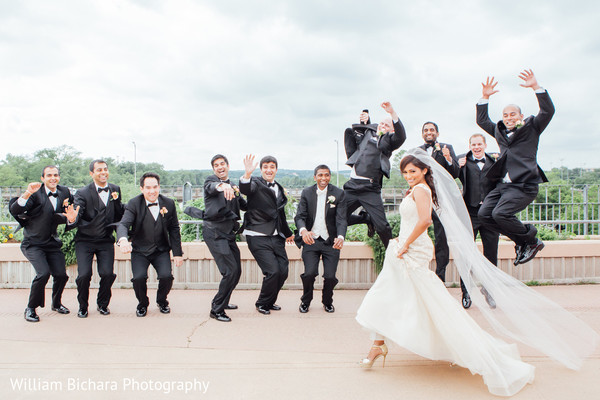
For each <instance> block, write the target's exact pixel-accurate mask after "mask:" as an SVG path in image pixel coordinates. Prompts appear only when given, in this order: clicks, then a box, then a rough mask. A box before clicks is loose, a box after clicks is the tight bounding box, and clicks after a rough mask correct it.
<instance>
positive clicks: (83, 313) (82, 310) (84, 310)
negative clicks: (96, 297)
mask: <svg viewBox="0 0 600 400" xmlns="http://www.w3.org/2000/svg"><path fill="white" fill-rule="evenodd" d="M77 316H78V317H79V318H87V317H88V310H87V308H80V309H79V311H77Z"/></svg>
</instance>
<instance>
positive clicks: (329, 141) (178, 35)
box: [0, 0, 600, 169]
mask: <svg viewBox="0 0 600 400" xmlns="http://www.w3.org/2000/svg"><path fill="white" fill-rule="evenodd" d="M575 5H577V6H575ZM598 16H599V7H598V6H597V5H596V3H594V2H574V3H573V2H570V3H569V4H568V5H548V4H547V3H545V2H541V1H534V2H529V3H527V4H519V5H515V6H514V7H511V8H506V6H505V5H504V4H501V3H493V2H470V1H466V0H463V1H458V2H453V3H446V2H441V1H428V2H396V3H391V2H384V1H378V2H371V3H364V2H358V1H352V2H327V1H326V2H323V1H318V2H317V1H307V2H296V1H281V2H270V1H252V2H241V1H225V2H219V3H216V2H215V3H214V4H213V3H211V2H201V1H191V0H187V1H186V0H179V1H168V2H167V1H158V0H157V1H152V2H147V1H123V0H121V1H118V0H113V1H100V0H97V1H89V2H81V1H74V0H71V1H67V0H65V1H62V2H51V3H50V2H44V1H29V2H4V3H3V4H2V5H0V57H1V58H2V60H4V61H3V63H2V64H1V65H0V88H2V90H1V92H0V93H1V97H0V130H1V131H0V134H1V135H2V137H3V138H4V140H3V145H2V147H1V150H0V157H4V156H5V155H6V153H13V154H23V153H32V152H33V151H35V150H38V149H40V148H44V147H51V146H57V145H61V144H69V145H71V146H73V147H75V148H77V149H79V150H80V151H82V152H83V154H84V155H86V156H90V157H97V156H103V157H108V156H112V157H119V158H120V159H132V156H133V145H132V143H131V142H132V141H135V142H136V144H137V153H138V160H139V161H143V162H152V161H156V162H160V163H162V164H164V165H165V167H166V168H168V169H178V168H207V167H208V163H209V160H210V157H211V156H212V155H213V154H214V153H216V152H223V153H225V154H227V155H228V156H229V158H230V160H231V162H232V167H233V168H242V163H241V159H242V157H243V155H244V154H246V153H248V152H254V153H257V154H259V155H264V154H273V155H275V156H276V157H278V159H279V160H280V165H281V167H282V168H297V169H311V168H312V167H313V166H314V165H316V164H318V163H321V162H325V163H328V164H330V165H332V166H333V165H335V159H336V157H335V148H336V144H335V142H334V140H338V141H339V142H340V144H341V143H342V134H343V130H344V128H345V127H346V126H348V125H349V124H350V123H352V122H354V121H355V120H356V119H357V114H358V112H359V111H360V110H361V109H362V108H365V107H366V108H369V109H370V110H371V114H372V116H373V118H374V119H375V120H377V119H380V118H381V117H383V116H384V113H383V112H382V111H381V110H380V109H379V107H378V104H379V103H380V102H381V101H382V100H386V99H389V100H391V101H392V103H393V104H394V106H395V107H396V109H397V110H398V114H399V115H400V118H401V119H402V121H403V122H404V124H405V126H406V127H407V131H408V134H409V139H408V140H407V144H406V145H405V147H410V146H416V145H418V144H420V143H421V138H420V133H419V132H420V127H421V124H422V123H423V122H424V121H426V120H434V121H436V122H438V123H439V125H440V129H441V137H440V139H441V140H443V141H447V142H449V143H453V144H454V146H455V148H456V149H457V152H460V151H462V150H464V148H465V147H466V146H465V144H466V141H467V138H468V137H469V136H470V135H471V134H472V133H474V132H478V131H479V128H478V127H477V126H476V125H475V122H474V118H475V117H474V115H475V110H474V109H475V106H474V104H475V102H476V101H477V99H478V98H479V96H480V88H481V86H480V82H481V81H482V80H483V79H485V76H487V75H495V76H496V78H497V79H498V80H499V81H500V85H499V88H500V89H501V91H500V93H498V94H497V95H495V96H494V97H493V98H492V102H491V105H490V111H491V114H492V117H493V118H494V116H495V117H496V118H499V115H500V110H501V108H502V106H503V105H504V104H506V103H509V102H511V103H512V102H516V103H518V104H520V105H521V106H522V108H523V110H524V111H525V112H526V113H528V114H531V113H536V112H537V104H536V101H535V97H534V96H533V94H532V93H531V91H530V90H526V89H523V88H520V87H519V86H518V84H519V80H518V78H517V74H518V72H519V71H520V70H521V69H522V68H525V67H527V68H533V69H534V71H535V72H536V75H537V76H538V78H539V80H540V83H541V84H542V85H544V86H546V87H547V88H548V90H549V92H550V94H551V95H552V97H553V99H554V101H555V104H556V106H557V114H556V116H555V118H554V120H553V121H552V123H551V124H550V126H549V128H548V130H547V132H545V133H544V135H543V137H542V140H541V145H540V154H539V160H540V163H541V164H542V166H544V167H550V166H557V165H558V164H557V161H556V158H557V157H558V156H557V152H560V157H561V158H563V159H564V163H565V164H566V165H570V166H578V165H581V162H582V160H586V165H587V166H588V167H591V166H596V167H600V164H598V165H595V164H594V163H597V161H596V160H597V159H598V158H597V157H596V154H597V151H598V148H597V147H598V146H599V145H597V144H596V141H594V140H592V141H591V142H592V143H589V142H590V138H593V137H596V138H597V137H598V135H597V133H595V130H596V129H597V128H595V126H596V124H594V121H593V120H592V119H593V118H594V114H595V107H594V105H595V104H596V103H597V101H595V97H596V93H597V92H598V89H599V84H598V81H597V79H596V75H595V74H596V70H597V68H598V65H599V62H598V61H599V50H600V45H599V43H600V41H599V37H598V34H597V33H596V32H595V31H594V26H595V24H596V21H597V20H598ZM590 131H591V132H590ZM578 135H581V137H582V139H581V141H586V143H585V145H583V144H581V145H580V144H579V142H580V140H578V139H577V137H578ZM491 147H492V148H493V146H491ZM340 160H341V162H342V163H343V161H345V157H344V152H343V148H342V147H340Z"/></svg>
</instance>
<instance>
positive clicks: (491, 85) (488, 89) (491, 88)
mask: <svg viewBox="0 0 600 400" xmlns="http://www.w3.org/2000/svg"><path fill="white" fill-rule="evenodd" d="M497 84H498V82H494V77H493V76H492V78H491V79H490V77H489V76H488V77H487V78H486V80H485V83H484V82H482V83H481V86H483V88H482V89H481V94H482V95H483V96H482V97H483V98H484V99H489V98H490V96H491V95H493V94H495V93H498V91H497V90H495V89H496V85H497Z"/></svg>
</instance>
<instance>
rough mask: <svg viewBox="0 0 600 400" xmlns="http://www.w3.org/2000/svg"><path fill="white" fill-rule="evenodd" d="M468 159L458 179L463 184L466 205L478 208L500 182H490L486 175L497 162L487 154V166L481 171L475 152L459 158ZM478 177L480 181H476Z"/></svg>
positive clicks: (484, 165)
mask: <svg viewBox="0 0 600 400" xmlns="http://www.w3.org/2000/svg"><path fill="white" fill-rule="evenodd" d="M463 157H467V162H466V164H465V165H464V166H462V167H461V168H460V171H459V174H458V179H460V181H461V182H462V195H463V198H464V199H465V204H466V205H468V206H470V207H478V206H479V205H480V202H481V201H483V199H484V198H485V196H487V195H488V193H489V192H491V191H492V190H493V189H494V188H495V187H496V184H497V183H498V180H490V179H489V178H488V177H487V176H486V174H487V172H488V171H489V170H490V168H492V167H493V166H494V164H495V163H496V160H495V159H494V157H492V156H490V155H489V154H487V153H485V164H483V168H482V169H479V166H477V163H476V162H475V161H474V160H473V152H472V151H469V152H468V153H466V154H461V155H459V156H458V158H459V159H460V158H463ZM475 177H478V179H474V178H475Z"/></svg>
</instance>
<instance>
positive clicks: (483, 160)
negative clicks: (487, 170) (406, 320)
mask: <svg viewBox="0 0 600 400" xmlns="http://www.w3.org/2000/svg"><path fill="white" fill-rule="evenodd" d="M474 161H475V162H476V163H482V164H485V158H481V159H477V158H475V159H474Z"/></svg>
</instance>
